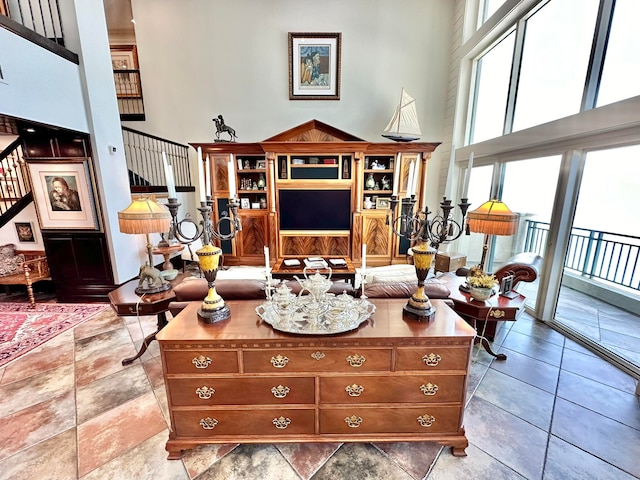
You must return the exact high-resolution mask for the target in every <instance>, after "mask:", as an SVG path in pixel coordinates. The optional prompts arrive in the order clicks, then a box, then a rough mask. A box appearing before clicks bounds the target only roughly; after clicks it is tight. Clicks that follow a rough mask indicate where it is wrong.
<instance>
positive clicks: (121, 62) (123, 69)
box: [110, 45, 141, 98]
mask: <svg viewBox="0 0 640 480" xmlns="http://www.w3.org/2000/svg"><path fill="white" fill-rule="evenodd" d="M110 50H111V66H112V68H113V70H114V72H113V77H114V80H115V84H116V95H117V96H118V97H119V98H122V97H139V96H140V92H141V88H140V75H139V72H138V71H137V70H138V51H137V49H136V46H135V45H113V46H111V47H110ZM127 70H135V72H130V71H127Z"/></svg>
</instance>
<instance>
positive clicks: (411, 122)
mask: <svg viewBox="0 0 640 480" xmlns="http://www.w3.org/2000/svg"><path fill="white" fill-rule="evenodd" d="M420 135H422V132H421V131H420V125H419V124H418V114H417V112H416V101H415V100H414V99H413V98H411V96H410V95H409V94H408V93H407V92H405V91H404V88H403V89H402V96H401V98H400V103H399V104H398V106H397V107H396V111H395V113H394V114H393V117H392V118H391V120H390V121H389V124H388V125H387V127H386V128H385V129H384V133H383V134H382V136H383V137H386V138H390V139H392V140H396V141H405V142H407V141H411V140H417V139H418V138H420V137H419V136H420Z"/></svg>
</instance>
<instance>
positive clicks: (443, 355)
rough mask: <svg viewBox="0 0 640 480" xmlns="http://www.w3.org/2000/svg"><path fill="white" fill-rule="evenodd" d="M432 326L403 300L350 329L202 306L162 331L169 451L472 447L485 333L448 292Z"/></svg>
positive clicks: (245, 304)
mask: <svg viewBox="0 0 640 480" xmlns="http://www.w3.org/2000/svg"><path fill="white" fill-rule="evenodd" d="M432 302H433V304H434V306H435V307H436V316H435V319H434V320H433V321H431V322H415V321H410V320H404V319H403V318H402V306H403V305H404V303H405V301H404V300H402V299H381V300H376V301H375V305H376V307H377V310H376V312H375V314H374V315H373V317H372V318H371V319H370V320H369V321H367V322H365V323H364V324H362V325H361V326H360V327H359V328H358V329H356V330H354V331H351V332H347V333H344V334H340V335H329V336H318V335H313V336H306V335H290V334H284V333H280V332H278V331H275V330H273V329H272V328H271V327H270V326H269V325H267V324H265V323H261V322H259V318H258V316H257V315H256V313H255V307H256V306H258V305H259V304H260V303H261V302H260V301H229V302H227V304H228V305H229V307H230V309H231V312H232V315H231V318H230V319H229V320H227V321H225V322H221V323H218V324H204V323H202V322H199V321H198V319H197V317H196V310H197V308H198V306H199V305H198V303H199V302H194V303H193V304H191V305H190V306H188V307H187V308H185V309H184V310H183V311H182V312H181V313H180V314H179V315H178V316H177V317H176V318H174V319H173V320H172V321H171V322H170V323H169V325H167V326H166V327H165V328H164V329H163V330H162V331H160V332H159V333H158V335H157V340H158V341H159V343H160V350H161V356H162V364H163V369H164V379H165V386H166V389H167V401H168V404H169V412H170V416H171V432H170V434H169V440H168V442H167V445H166V448H167V450H168V451H169V458H170V459H177V458H180V456H181V454H182V451H183V450H186V449H190V448H193V447H195V446H197V445H200V444H206V443H277V442H365V441H398V442H404V441H435V442H439V443H441V444H444V445H450V446H452V447H453V454H454V455H465V452H464V450H465V448H466V447H467V445H468V442H467V438H466V436H465V432H464V428H463V416H464V405H465V397H466V385H467V375H468V371H469V362H470V355H471V347H472V344H473V338H474V335H475V331H474V330H473V329H472V328H471V327H470V326H469V325H467V324H466V323H465V322H464V320H462V319H461V318H460V317H459V316H458V315H457V314H456V313H455V312H453V310H451V309H450V308H449V307H448V306H446V305H445V304H444V303H443V302H441V301H439V300H433V301H432Z"/></svg>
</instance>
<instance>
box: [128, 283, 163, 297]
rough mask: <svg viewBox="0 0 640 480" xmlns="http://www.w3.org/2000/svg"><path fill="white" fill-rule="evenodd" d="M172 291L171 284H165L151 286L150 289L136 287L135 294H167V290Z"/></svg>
mask: <svg viewBox="0 0 640 480" xmlns="http://www.w3.org/2000/svg"><path fill="white" fill-rule="evenodd" d="M170 289H171V284H170V283H163V284H162V285H151V286H148V287H146V286H144V285H141V286H139V287H136V289H135V292H136V295H149V294H151V293H160V292H166V291H167V290H170Z"/></svg>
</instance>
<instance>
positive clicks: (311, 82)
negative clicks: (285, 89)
mask: <svg viewBox="0 0 640 480" xmlns="http://www.w3.org/2000/svg"><path fill="white" fill-rule="evenodd" d="M341 47H342V34H341V33H291V32H290V33H289V100H340V49H341Z"/></svg>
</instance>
